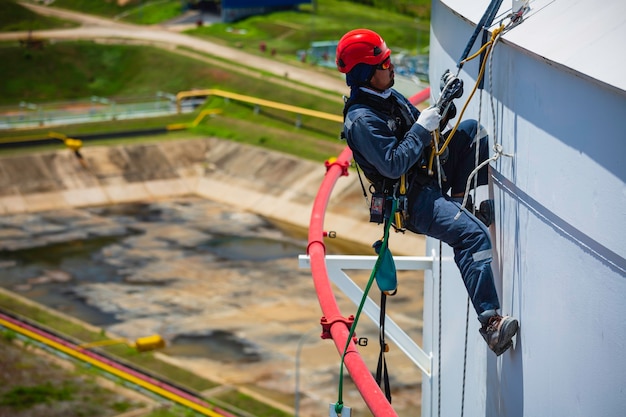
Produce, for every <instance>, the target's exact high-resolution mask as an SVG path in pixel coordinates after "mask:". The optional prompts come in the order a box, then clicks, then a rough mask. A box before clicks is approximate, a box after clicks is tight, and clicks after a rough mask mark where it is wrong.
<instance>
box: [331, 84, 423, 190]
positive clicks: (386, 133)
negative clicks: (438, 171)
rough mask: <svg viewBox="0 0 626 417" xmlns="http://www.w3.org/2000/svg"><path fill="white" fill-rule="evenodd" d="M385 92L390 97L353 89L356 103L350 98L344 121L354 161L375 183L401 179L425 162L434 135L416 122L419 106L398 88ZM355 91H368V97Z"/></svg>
mask: <svg viewBox="0 0 626 417" xmlns="http://www.w3.org/2000/svg"><path fill="white" fill-rule="evenodd" d="M385 93H386V94H385V95H388V97H387V98H383V97H381V96H379V95H376V94H370V93H368V92H367V91H363V90H353V92H352V96H351V99H350V100H352V101H354V102H355V103H354V104H351V101H350V100H349V101H348V103H347V105H348V106H349V108H348V109H347V112H346V115H345V121H344V130H343V132H344V135H345V138H346V140H347V142H348V146H349V147H350V149H351V150H352V153H353V156H354V160H355V161H356V162H357V164H359V166H360V167H361V169H362V170H363V173H364V174H365V176H366V177H367V178H368V179H369V180H370V181H372V182H374V183H376V182H378V181H380V180H381V179H383V178H382V177H384V178H389V179H392V180H394V179H397V178H399V177H400V176H401V175H402V174H404V173H407V172H408V171H409V170H410V169H411V168H412V167H413V166H414V165H416V164H418V163H423V158H424V154H425V152H424V150H425V149H426V146H428V144H429V143H430V141H431V138H432V136H431V133H430V132H428V131H427V130H426V129H424V128H423V127H422V126H421V125H418V124H416V123H415V121H416V120H417V118H418V116H419V114H420V112H419V111H418V110H417V109H416V108H415V106H413V105H412V104H411V103H410V102H409V101H408V100H407V99H406V98H405V97H404V96H403V95H402V94H400V93H398V92H397V91H396V90H394V89H389V90H387V91H386V92H385ZM355 94H357V95H363V94H366V95H367V96H366V97H365V98H366V100H364V99H363V98H364V97H360V99H358V98H356V97H354V95H355ZM394 105H395V110H394V107H393V106H394ZM399 110H400V112H401V114H402V115H399V114H398V113H399Z"/></svg>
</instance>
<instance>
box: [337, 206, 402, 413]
mask: <svg viewBox="0 0 626 417" xmlns="http://www.w3.org/2000/svg"><path fill="white" fill-rule="evenodd" d="M392 200H393V202H392V205H391V215H392V216H393V214H394V213H395V212H396V209H397V199H396V198H393V199H392ZM390 227H391V219H390V218H389V217H387V218H385V231H384V234H383V244H382V247H381V249H380V252H379V253H378V258H377V259H376V263H375V264H374V269H372V273H371V274H370V279H369V281H368V282H367V285H366V286H365V290H364V291H363V297H361V302H360V304H359V308H358V309H357V311H356V315H355V316H354V321H353V322H352V326H350V333H349V335H348V340H346V346H345V347H344V349H343V354H342V355H341V367H340V368H339V387H338V394H339V395H338V398H337V402H336V403H335V413H337V415H341V410H342V409H343V368H344V363H345V358H346V354H347V353H348V347H349V346H350V342H351V341H352V337H353V336H354V332H355V331H356V326H357V324H358V322H359V317H360V316H361V311H362V310H363V307H364V306H365V301H366V300H367V294H368V293H369V290H370V288H371V287H372V284H373V283H374V279H375V277H376V272H377V271H378V268H379V267H380V264H381V262H382V259H383V257H384V256H385V254H386V253H387V241H388V240H389V228H390Z"/></svg>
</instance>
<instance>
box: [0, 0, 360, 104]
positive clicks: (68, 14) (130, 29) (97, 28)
mask: <svg viewBox="0 0 626 417" xmlns="http://www.w3.org/2000/svg"><path fill="white" fill-rule="evenodd" d="M23 5H24V6H26V7H28V8H30V9H32V10H33V11H35V12H37V13H39V14H42V15H47V16H54V17H58V18H61V19H65V20H71V21H75V22H78V23H80V24H81V26H79V27H77V28H73V29H59V30H42V31H36V32H34V33H33V35H34V36H37V37H41V38H46V39H111V38H114V39H131V40H139V41H144V42H150V43H153V44H155V45H157V46H158V45H163V44H166V45H171V46H184V47H187V48H190V49H192V50H194V51H198V52H204V53H208V54H211V55H214V56H216V57H221V58H224V59H227V60H229V61H234V62H241V63H243V64H244V65H246V66H248V67H254V68H262V69H263V70H264V71H267V72H271V73H274V74H276V75H278V76H281V77H283V76H285V75H286V74H287V77H288V78H289V79H290V80H293V81H298V82H301V83H303V84H307V85H313V86H315V87H316V88H317V89H322V90H327V91H330V92H337V93H338V95H339V96H341V95H343V94H347V93H348V92H349V90H348V88H347V86H346V84H345V81H344V79H343V77H342V76H341V75H340V74H337V76H332V75H329V74H328V73H326V72H322V71H318V70H316V68H315V67H307V68H301V67H298V66H295V65H290V64H287V63H284V62H280V61H277V60H274V59H270V58H265V57H262V56H257V55H254V54H249V53H246V52H244V51H242V50H239V49H235V48H230V47H227V46H224V45H220V44H217V43H214V42H211V41H208V40H205V39H199V38H195V37H192V36H188V35H185V34H182V33H178V32H177V31H176V27H172V26H170V27H166V26H160V25H154V26H140V25H133V24H129V23H121V22H118V21H115V20H110V19H105V18H101V17H96V16H92V15H87V14H83V13H78V12H74V11H69V10H64V9H57V8H52V7H46V6H36V5H31V4H25V3H23ZM27 36H28V33H26V32H11V33H0V39H4V40H11V39H15V40H17V39H24V38H26V37H27Z"/></svg>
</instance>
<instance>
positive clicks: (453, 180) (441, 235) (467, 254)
mask: <svg viewBox="0 0 626 417" xmlns="http://www.w3.org/2000/svg"><path fill="white" fill-rule="evenodd" d="M476 128H477V122H476V121H474V120H467V121H464V122H462V123H461V124H460V126H459V129H458V130H457V132H456V133H455V135H454V138H453V139H452V141H451V142H450V146H449V150H450V152H449V156H448V159H447V161H446V163H445V164H444V165H443V170H444V172H445V176H446V179H447V181H446V182H445V183H442V187H439V185H438V183H437V181H433V182H432V183H430V184H425V185H420V184H418V183H417V182H416V183H414V184H410V186H409V190H408V195H407V197H408V211H409V218H408V222H407V229H409V230H411V231H412V232H415V233H420V234H425V235H428V236H431V237H433V238H435V239H439V240H441V241H443V242H445V243H446V244H448V245H450V246H451V247H452V249H453V250H454V261H455V262H456V264H457V266H458V268H459V271H460V272H461V276H462V277H463V282H464V283H465V287H466V289H467V292H468V294H469V297H470V299H471V300H472V304H473V306H474V309H475V310H476V313H477V314H478V315H480V314H481V313H483V312H485V311H487V310H497V309H499V308H500V303H499V300H498V294H497V292H496V288H495V284H494V280H493V272H492V270H491V260H492V247H491V239H490V237H489V231H488V229H487V228H486V227H485V225H484V224H483V223H482V222H481V221H480V220H478V219H477V218H476V217H474V216H473V215H472V214H471V213H470V212H468V211H467V210H465V209H464V208H463V209H462V208H461V205H460V204H459V203H457V202H455V201H453V200H452V199H451V197H449V196H448V195H447V194H444V193H445V192H447V191H448V190H452V193H453V194H457V193H459V192H463V191H465V184H466V182H467V178H468V176H469V174H470V173H471V171H472V170H473V169H474V167H475V165H476V163H475V150H476V147H475V140H474V139H475V138H476ZM478 140H479V143H480V145H479V151H480V152H479V160H480V161H484V160H486V159H487V158H488V146H489V145H488V142H489V141H488V137H487V136H486V135H483V137H482V138H481V137H480V136H479V137H478ZM487 175H488V172H487V167H485V168H484V170H481V173H480V174H479V176H478V182H477V185H484V184H486V183H487ZM442 188H443V190H442ZM459 210H461V214H460V216H459V217H458V218H455V217H456V216H457V214H458V213H459Z"/></svg>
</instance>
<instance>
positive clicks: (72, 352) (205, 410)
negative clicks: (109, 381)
mask: <svg viewBox="0 0 626 417" xmlns="http://www.w3.org/2000/svg"><path fill="white" fill-rule="evenodd" d="M0 325H2V326H4V327H6V328H8V329H11V330H13V331H15V332H18V333H21V334H23V335H24V336H26V337H29V338H31V339H34V340H36V341H38V342H41V343H44V344H46V345H48V346H50V347H52V348H54V349H56V350H59V351H61V352H63V353H65V354H67V355H70V356H73V357H74V358H76V359H79V360H81V361H83V362H86V363H88V364H90V365H94V366H97V367H99V368H100V369H102V370H104V371H106V372H108V373H110V374H112V375H115V376H118V377H120V378H122V379H125V380H126V381H129V382H132V383H133V384H136V385H138V386H140V387H142V388H145V389H147V390H149V391H152V392H154V393H155V394H158V395H160V396H162V397H164V398H167V399H168V400H172V401H174V402H176V403H178V404H181V405H184V406H185V407H188V408H191V409H192V410H195V411H197V412H199V413H201V414H203V415H205V416H210V417H224V415H223V414H218V413H216V412H215V411H212V410H209V409H208V408H206V407H203V406H201V405H199V404H196V403H194V402H192V401H189V400H187V399H186V398H183V397H181V396H179V395H176V394H174V393H171V392H169V391H167V390H165V389H163V388H161V387H158V386H156V385H154V384H151V383H150V382H147V381H144V380H142V379H140V378H137V377H136V376H134V375H131V374H129V373H127V372H124V371H122V370H119V369H116V368H114V367H112V366H111V365H107V364H106V363H103V362H101V361H99V360H97V359H95V358H92V357H90V356H87V355H85V354H83V353H81V352H79V351H77V350H74V349H71V348H69V347H67V346H65V345H62V344H61V343H58V342H55V341H54V340H49V339H47V338H45V337H44V336H41V335H39V334H37V333H35V332H31V331H30V330H28V329H24V328H21V327H19V326H16V325H15V324H13V323H11V322H8V321H6V320H3V319H2V318H0Z"/></svg>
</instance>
